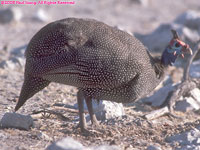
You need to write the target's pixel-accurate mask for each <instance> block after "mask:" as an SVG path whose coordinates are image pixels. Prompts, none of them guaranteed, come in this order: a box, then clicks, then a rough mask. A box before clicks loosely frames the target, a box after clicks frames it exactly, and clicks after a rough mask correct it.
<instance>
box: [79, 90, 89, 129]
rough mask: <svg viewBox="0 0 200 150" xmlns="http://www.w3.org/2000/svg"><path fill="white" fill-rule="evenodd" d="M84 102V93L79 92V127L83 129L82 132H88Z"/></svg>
mask: <svg viewBox="0 0 200 150" xmlns="http://www.w3.org/2000/svg"><path fill="white" fill-rule="evenodd" d="M83 100H84V96H83V93H82V91H80V90H79V91H78V93H77V101H78V109H79V126H80V128H81V132H85V131H86V130H87V129H86V128H87V124H86V119H85V113H84V105H83Z"/></svg>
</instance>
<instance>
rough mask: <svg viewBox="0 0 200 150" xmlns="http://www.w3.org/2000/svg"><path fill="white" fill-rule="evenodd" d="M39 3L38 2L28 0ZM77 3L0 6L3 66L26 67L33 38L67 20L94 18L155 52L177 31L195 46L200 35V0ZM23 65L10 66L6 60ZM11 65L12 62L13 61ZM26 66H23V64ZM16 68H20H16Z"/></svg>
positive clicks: (0, 59)
mask: <svg viewBox="0 0 200 150" xmlns="http://www.w3.org/2000/svg"><path fill="white" fill-rule="evenodd" d="M27 1H28V2H38V1H37V0H27ZM68 1H69V2H73V4H50V5H47V4H36V5H33V4H18V5H12V4H5V3H4V5H2V4H3V3H2V2H4V1H1V3H2V4H1V5H0V64H1V65H0V67H1V68H2V67H3V68H5V67H9V65H10V67H11V68H13V69H20V68H17V65H22V66H23V59H21V58H22V57H23V53H24V50H25V47H26V45H27V44H28V42H29V41H30V39H31V38H32V37H33V35H34V34H35V33H36V32H37V31H38V30H39V29H40V28H42V27H43V26H44V25H46V24H48V23H49V22H52V21H55V20H59V19H63V18H67V17H79V18H82V17H83V18H93V19H97V20H100V21H103V22H105V23H107V24H109V25H111V26H117V27H118V28H120V29H122V30H125V31H127V32H129V33H130V34H134V35H135V36H136V37H137V38H139V39H140V40H141V41H142V42H143V43H144V45H145V46H147V47H148V48H149V49H150V51H152V52H159V53H160V52H162V51H163V49H164V47H165V46H166V43H167V42H168V41H169V40H170V38H171V33H170V29H171V28H174V29H176V30H177V31H178V32H179V34H180V35H181V37H182V38H183V40H186V42H188V43H189V44H194V43H195V42H196V41H197V40H198V39H199V37H200V36H199V35H200V3H199V1H198V0H176V1H174V0H168V1H163V0H123V1H121V0H109V1H108V0H68ZM12 56H19V58H16V59H15V60H13V61H14V62H15V63H19V64H9V62H5V60H8V59H11V57H12ZM10 63H11V62H10ZM20 63H22V64H20ZM15 65H16V66H15Z"/></svg>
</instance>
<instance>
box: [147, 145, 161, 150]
mask: <svg viewBox="0 0 200 150" xmlns="http://www.w3.org/2000/svg"><path fill="white" fill-rule="evenodd" d="M147 150H162V149H161V148H160V147H159V146H155V145H149V146H148V147H147Z"/></svg>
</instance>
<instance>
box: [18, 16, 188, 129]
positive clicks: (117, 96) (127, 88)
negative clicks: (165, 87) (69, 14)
mask: <svg viewBox="0 0 200 150" xmlns="http://www.w3.org/2000/svg"><path fill="white" fill-rule="evenodd" d="M184 53H192V51H191V49H190V48H189V46H188V45H187V44H185V43H184V42H182V41H181V40H180V39H179V38H178V36H177V35H176V34H175V33H174V36H173V38H172V40H171V41H170V42H169V44H168V46H167V47H166V49H165V50H164V52H163V54H162V58H161V59H157V58H153V57H152V56H151V55H150V53H149V52H148V51H147V50H146V48H145V46H144V45H143V44H142V43H141V42H140V41H139V40H137V39H136V38H135V37H134V36H132V35H129V34H128V33H126V32H124V31H121V30H119V29H117V28H114V27H111V26H108V25H106V24H104V23H102V22H99V21H96V20H92V19H78V18H67V19H63V20H59V21H55V22H52V23H50V24H48V25H46V26H45V27H43V28H42V29H41V30H40V31H39V32H38V33H37V34H36V35H35V36H34V37H33V38H32V39H31V41H30V43H29V44H28V47H27V50H26V54H25V55H26V66H25V74H24V77H25V79H24V84H23V87H22V90H21V93H20V97H19V100H18V103H17V105H16V107H15V110H16V111H17V110H18V109H19V108H20V107H21V106H22V105H23V104H24V103H25V102H26V100H27V99H29V98H30V97H32V96H33V95H34V94H36V93H37V92H39V91H40V90H42V89H43V88H45V87H46V86H48V85H49V83H50V82H57V83H62V84H67V85H72V86H76V87H78V89H79V91H78V94H77V99H78V105H79V117H80V127H81V129H82V131H84V130H85V129H86V121H85V116H84V111H83V100H84V99H85V100H86V104H87V107H88V111H89V114H90V117H91V121H92V123H93V124H97V120H96V117H95V115H94V113H93V108H92V99H97V100H99V99H104V100H109V101H115V102H122V103H128V102H133V101H135V100H137V99H139V98H141V97H143V96H145V95H146V94H148V93H149V92H151V91H152V90H153V89H154V88H155V87H156V86H157V85H158V84H159V82H160V81H161V80H162V79H163V76H164V69H165V68H166V67H167V66H168V65H171V64H172V63H174V62H175V60H176V58H177V57H178V56H179V55H183V54H184Z"/></svg>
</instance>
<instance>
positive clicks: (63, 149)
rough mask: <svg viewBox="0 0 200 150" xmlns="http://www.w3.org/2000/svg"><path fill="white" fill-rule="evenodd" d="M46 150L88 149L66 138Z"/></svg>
mask: <svg viewBox="0 0 200 150" xmlns="http://www.w3.org/2000/svg"><path fill="white" fill-rule="evenodd" d="M46 150H86V148H85V147H84V146H83V145H82V144H81V143H79V142H78V141H76V140H74V139H73V138H71V137H66V138H64V139H62V140H59V141H57V142H55V143H53V144H51V145H50V146H48V147H47V149H46Z"/></svg>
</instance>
